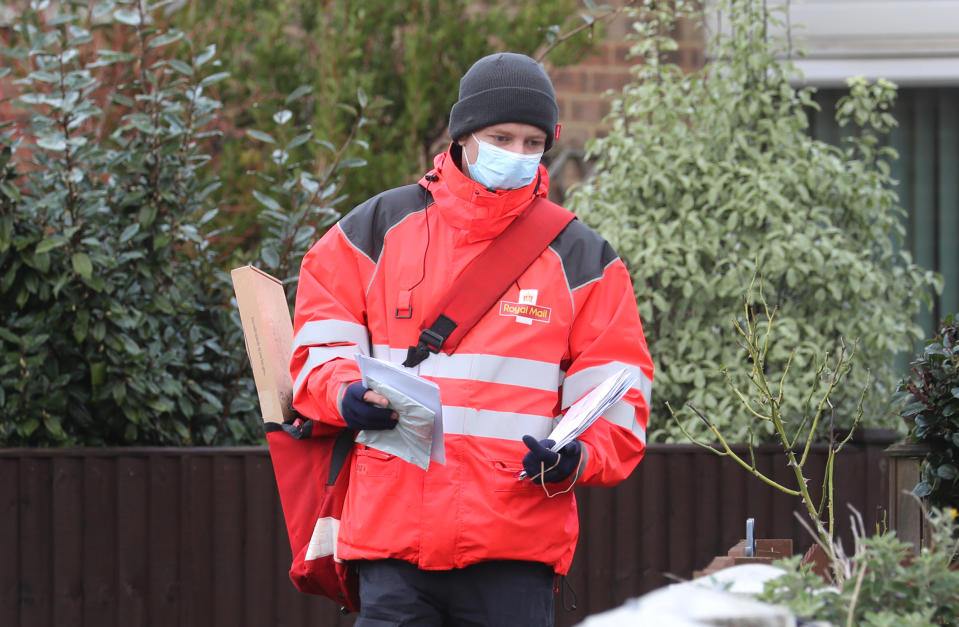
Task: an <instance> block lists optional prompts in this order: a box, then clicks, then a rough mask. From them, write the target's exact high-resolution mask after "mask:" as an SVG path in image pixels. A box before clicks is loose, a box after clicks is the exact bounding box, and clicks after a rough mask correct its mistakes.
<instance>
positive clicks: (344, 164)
mask: <svg viewBox="0 0 959 627" xmlns="http://www.w3.org/2000/svg"><path fill="white" fill-rule="evenodd" d="M365 165H366V159H360V158H359V157H349V158H347V159H343V160H342V161H340V163H339V166H338V168H339V169H342V168H362V167H363V166H365Z"/></svg>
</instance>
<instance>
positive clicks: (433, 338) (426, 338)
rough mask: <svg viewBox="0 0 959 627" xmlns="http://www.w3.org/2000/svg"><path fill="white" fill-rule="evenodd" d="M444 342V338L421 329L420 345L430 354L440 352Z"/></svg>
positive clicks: (430, 330) (434, 332)
mask: <svg viewBox="0 0 959 627" xmlns="http://www.w3.org/2000/svg"><path fill="white" fill-rule="evenodd" d="M445 341H446V338H445V337H444V336H442V335H440V334H439V333H437V332H436V331H434V330H433V329H423V332H422V333H420V342H419V343H420V345H421V346H423V347H424V348H426V349H427V350H429V351H430V352H431V353H438V352H440V349H441V348H443V342H445Z"/></svg>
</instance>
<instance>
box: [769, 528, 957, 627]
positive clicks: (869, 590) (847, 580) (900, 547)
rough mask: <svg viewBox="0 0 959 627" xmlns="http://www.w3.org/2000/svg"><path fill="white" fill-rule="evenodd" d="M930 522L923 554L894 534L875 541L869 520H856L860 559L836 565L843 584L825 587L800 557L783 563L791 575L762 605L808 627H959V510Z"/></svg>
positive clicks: (777, 582) (772, 585) (774, 584)
mask: <svg viewBox="0 0 959 627" xmlns="http://www.w3.org/2000/svg"><path fill="white" fill-rule="evenodd" d="M926 516H927V518H928V520H929V524H930V528H931V529H932V533H933V537H932V542H931V543H930V545H929V546H925V547H922V549H921V550H920V551H919V552H918V553H913V552H912V550H911V545H909V544H908V543H906V542H903V541H902V540H900V539H899V538H897V537H896V534H895V532H893V531H885V532H883V533H877V534H875V535H873V536H867V535H866V533H865V530H864V529H863V528H862V521H861V520H858V519H856V518H854V519H853V520H854V521H855V522H854V524H855V525H857V527H856V530H857V533H856V534H855V546H854V547H853V551H852V554H851V555H850V556H848V557H846V556H844V555H839V556H837V558H836V560H835V562H836V564H835V565H836V566H837V567H838V570H840V571H842V572H843V577H842V579H841V581H838V582H827V581H825V580H824V579H823V578H822V577H820V576H819V575H817V574H815V573H814V572H812V570H811V567H809V566H801V565H800V562H801V556H799V555H796V556H794V557H791V558H787V559H785V560H781V561H779V562H776V563H775V565H776V566H780V567H783V568H785V569H786V571H787V572H786V574H785V575H783V576H782V577H779V578H777V579H774V580H772V581H769V582H767V583H766V587H765V590H764V591H763V593H762V594H761V595H760V597H759V598H760V599H762V600H764V601H768V602H770V603H776V604H779V605H785V606H787V607H789V608H790V610H792V611H793V613H795V614H796V616H797V618H799V619H801V620H815V621H822V622H823V623H824V624H829V625H870V626H872V627H880V626H884V627H902V626H914V627H925V626H927V625H955V624H956V621H957V620H959V594H957V592H956V591H957V590H959V570H954V569H953V568H951V564H952V562H953V560H954V559H955V557H956V550H957V546H956V541H955V533H956V524H955V517H956V510H954V509H945V510H939V509H934V510H932V511H931V512H929V513H928V514H927V515H926ZM817 624H818V623H817Z"/></svg>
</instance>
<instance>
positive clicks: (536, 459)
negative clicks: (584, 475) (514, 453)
mask: <svg viewBox="0 0 959 627" xmlns="http://www.w3.org/2000/svg"><path fill="white" fill-rule="evenodd" d="M523 444H525V445H526V448H528V449H529V453H527V454H526V455H525V456H524V457H523V470H525V471H526V476H527V477H529V478H531V479H533V480H534V481H536V482H537V483H539V482H540V481H545V482H546V483H559V482H560V481H564V480H566V479H568V478H569V477H570V475H572V474H573V473H574V472H576V469H577V468H578V467H579V459H580V457H581V456H582V454H583V449H582V447H581V446H580V444H579V442H577V441H576V440H573V441H572V442H570V443H569V444H567V445H566V446H564V447H563V448H561V449H560V450H559V452H558V453H555V452H553V451H551V450H549V447H551V446H553V445H554V444H556V442H554V441H553V440H540V441H539V442H537V441H536V438H534V437H533V436H531V435H524V436H523ZM557 460H558V463H557ZM544 468H545V469H546V472H545V473H543V478H542V479H540V478H539V476H538V475H539V474H540V473H541V472H543V469H544Z"/></svg>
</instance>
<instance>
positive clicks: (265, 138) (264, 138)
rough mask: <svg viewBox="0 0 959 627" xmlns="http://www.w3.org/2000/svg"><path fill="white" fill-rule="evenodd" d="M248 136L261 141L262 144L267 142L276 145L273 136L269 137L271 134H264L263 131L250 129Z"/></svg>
mask: <svg viewBox="0 0 959 627" xmlns="http://www.w3.org/2000/svg"><path fill="white" fill-rule="evenodd" d="M246 134H247V135H249V136H250V137H252V138H253V139H256V140H259V141H261V142H266V143H268V144H275V143H276V140H275V139H273V136H272V135H269V134H267V133H264V132H263V131H258V130H255V129H248V130H247V132H246Z"/></svg>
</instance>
